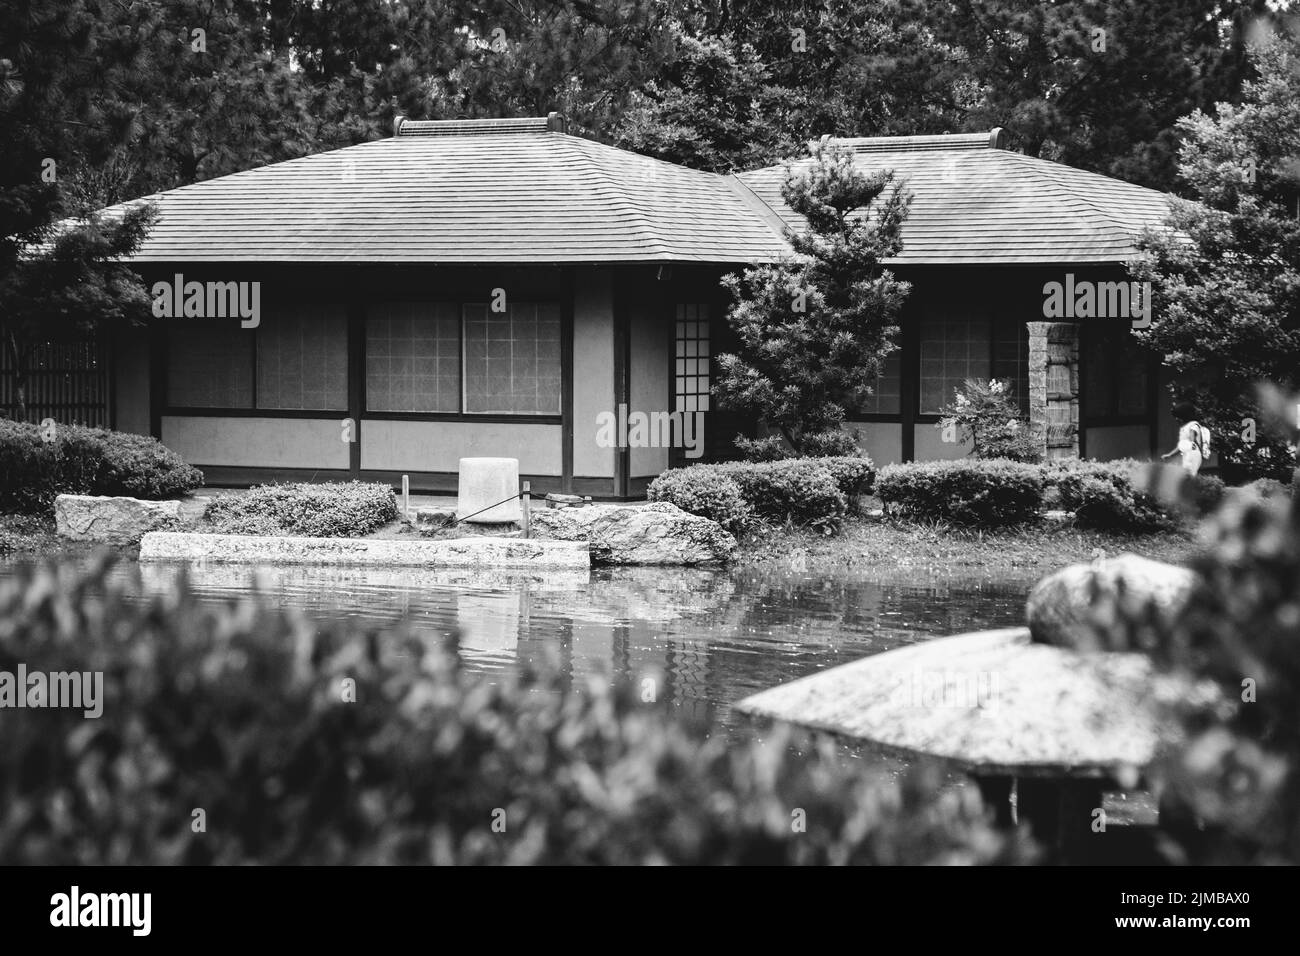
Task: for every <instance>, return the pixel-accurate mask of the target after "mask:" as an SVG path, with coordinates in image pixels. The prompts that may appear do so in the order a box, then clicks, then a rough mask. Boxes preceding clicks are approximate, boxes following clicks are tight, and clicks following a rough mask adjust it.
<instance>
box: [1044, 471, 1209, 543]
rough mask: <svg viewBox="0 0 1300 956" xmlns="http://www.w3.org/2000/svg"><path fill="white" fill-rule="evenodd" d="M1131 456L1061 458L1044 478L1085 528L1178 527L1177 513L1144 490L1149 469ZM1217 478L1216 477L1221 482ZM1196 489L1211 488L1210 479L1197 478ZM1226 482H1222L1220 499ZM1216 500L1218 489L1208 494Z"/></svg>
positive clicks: (1139, 529)
mask: <svg viewBox="0 0 1300 956" xmlns="http://www.w3.org/2000/svg"><path fill="white" fill-rule="evenodd" d="M1150 467H1151V465H1150V464H1149V463H1145V462H1139V461H1134V460H1133V459H1131V458H1125V459H1120V460H1117V461H1091V460H1087V461H1085V460H1080V459H1077V458H1062V459H1056V460H1054V461H1050V462H1047V463H1045V464H1044V465H1043V474H1044V478H1045V480H1046V481H1047V483H1048V484H1049V486H1051V487H1054V488H1055V489H1056V492H1057V501H1058V505H1059V507H1061V508H1062V509H1064V510H1066V511H1072V512H1074V520H1075V524H1077V525H1078V526H1079V527H1081V528H1096V529H1099V530H1103V531H1131V532H1150V531H1159V530H1162V529H1166V528H1170V527H1173V526H1174V525H1176V524H1177V523H1178V513H1177V509H1176V508H1174V507H1170V506H1167V505H1164V504H1162V503H1161V502H1160V501H1159V500H1158V499H1157V498H1155V497H1154V496H1152V495H1151V494H1149V493H1147V492H1146V491H1144V490H1141V488H1142V487H1144V485H1143V483H1142V482H1141V481H1140V480H1139V474H1140V472H1141V470H1143V469H1147V468H1150ZM1216 480H1217V479H1216ZM1196 484H1197V487H1199V488H1202V489H1205V488H1212V487H1213V486H1212V484H1211V483H1210V482H1209V481H1208V479H1204V478H1201V479H1197V482H1196ZM1222 489H1223V484H1222V482H1218V491H1219V496H1220V497H1221V496H1222ZM1206 495H1207V497H1212V496H1213V491H1210V492H1207V493H1206Z"/></svg>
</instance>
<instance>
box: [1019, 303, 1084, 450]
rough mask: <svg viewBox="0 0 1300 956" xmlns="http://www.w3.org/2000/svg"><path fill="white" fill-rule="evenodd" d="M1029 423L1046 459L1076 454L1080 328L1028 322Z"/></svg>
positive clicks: (1068, 325) (1069, 325)
mask: <svg viewBox="0 0 1300 956" xmlns="http://www.w3.org/2000/svg"><path fill="white" fill-rule="evenodd" d="M1027 324H1028V326H1029V421H1030V423H1031V424H1032V425H1033V426H1034V428H1035V430H1036V433H1037V435H1038V437H1039V441H1040V442H1041V443H1042V445H1043V451H1044V453H1045V454H1046V456H1047V457H1048V458H1069V457H1077V456H1078V454H1079V326H1078V324H1077V323H1074V322H1029V323H1027Z"/></svg>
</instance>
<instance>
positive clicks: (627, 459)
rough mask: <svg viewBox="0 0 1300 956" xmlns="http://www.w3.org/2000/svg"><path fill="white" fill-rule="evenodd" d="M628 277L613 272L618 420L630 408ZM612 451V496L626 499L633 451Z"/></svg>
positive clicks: (630, 332)
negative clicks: (622, 409) (622, 411)
mask: <svg viewBox="0 0 1300 956" xmlns="http://www.w3.org/2000/svg"><path fill="white" fill-rule="evenodd" d="M629 279H630V277H629V276H628V274H627V273H626V271H625V270H622V269H615V270H613V288H612V294H613V303H612V306H613V309H612V311H613V318H614V356H613V357H614V361H613V366H614V408H613V409H612V411H613V412H614V416H615V418H616V419H619V418H620V417H621V416H620V415H619V412H620V406H622V407H623V408H626V409H627V410H628V412H629V413H630V412H631V409H632V388H631V385H632V378H631V374H630V367H631V362H632V324H631V316H630V315H629V313H628V308H627V294H626V292H625V291H624V288H625V285H626V283H627V282H628V281H629ZM622 437H623V436H622V435H621V434H620V435H619V436H618V438H619V445H618V447H616V448H615V449H614V493H615V494H616V495H620V496H623V497H626V496H627V494H628V490H627V489H628V472H630V471H631V468H632V449H631V448H629V447H628V446H627V445H625V444H623V443H622Z"/></svg>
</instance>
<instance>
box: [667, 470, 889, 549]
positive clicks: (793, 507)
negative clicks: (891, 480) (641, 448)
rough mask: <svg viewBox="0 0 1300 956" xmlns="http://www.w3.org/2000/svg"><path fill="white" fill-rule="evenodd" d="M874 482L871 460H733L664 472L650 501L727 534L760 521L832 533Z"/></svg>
mask: <svg viewBox="0 0 1300 956" xmlns="http://www.w3.org/2000/svg"><path fill="white" fill-rule="evenodd" d="M874 478H875V471H874V468H873V466H872V464H871V460H870V459H869V458H787V459H784V460H782V461H771V462H749V461H732V462H722V463H719V464H709V465H691V466H690V467H689V468H675V469H673V470H671V471H665V472H664V473H663V474H662V475H660V476H659V477H658V478H656V479H655V480H654V481H652V482H651V483H650V488H649V490H648V491H647V492H646V496H647V497H648V498H649V499H650V500H651V501H669V502H672V503H673V504H675V505H677V506H678V507H679V508H681V509H682V510H683V511H689V512H691V513H692V514H698V515H703V516H704V517H706V518H712V519H713V520H714V521H717V522H718V523H719V524H721V525H722V526H723V527H725V528H727V529H728V530H739V529H740V528H743V527H744V525H745V524H746V523H748V522H749V521H750V520H751V519H752V518H753V517H755V516H757V517H760V518H766V519H768V520H772V521H781V522H787V521H789V522H794V523H795V524H802V525H808V526H810V527H814V528H820V529H822V530H824V531H827V532H830V531H834V530H836V529H837V528H839V526H840V524H841V523H842V522H843V520H844V516H845V514H847V513H848V510H849V507H850V503H853V504H855V505H856V499H857V496H859V495H863V494H866V493H868V492H869V491H870V490H871V483H872V481H873V480H874ZM733 489H734V492H733ZM733 494H734V497H733ZM724 519H725V520H724Z"/></svg>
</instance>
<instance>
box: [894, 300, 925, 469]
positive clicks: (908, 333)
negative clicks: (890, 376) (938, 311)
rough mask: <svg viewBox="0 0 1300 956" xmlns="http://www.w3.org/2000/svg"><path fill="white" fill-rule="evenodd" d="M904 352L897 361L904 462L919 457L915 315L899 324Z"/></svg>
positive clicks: (918, 358)
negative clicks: (917, 454) (917, 449)
mask: <svg viewBox="0 0 1300 956" xmlns="http://www.w3.org/2000/svg"><path fill="white" fill-rule="evenodd" d="M899 335H900V336H901V337H902V340H903V341H902V347H903V354H902V356H901V358H900V359H899V362H898V378H899V381H898V401H899V407H900V408H901V410H902V414H901V415H900V416H899V418H900V422H901V428H902V430H903V433H902V436H901V437H902V444H901V457H902V459H903V461H914V460H915V459H916V413H917V409H919V408H920V407H921V338H920V336H921V322H920V316H919V315H918V316H915V317H913V319H912V320H911V321H910V322H904V323H902V324H901V325H900V326H899Z"/></svg>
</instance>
